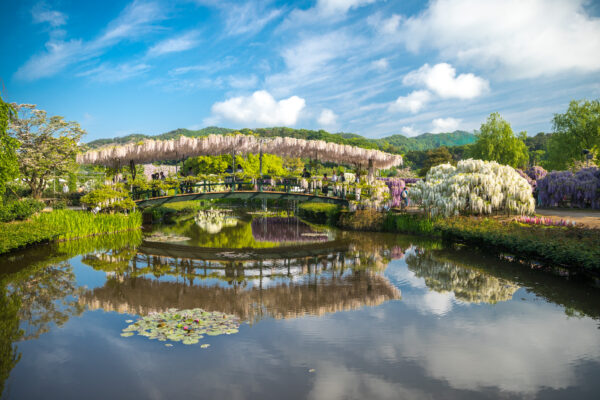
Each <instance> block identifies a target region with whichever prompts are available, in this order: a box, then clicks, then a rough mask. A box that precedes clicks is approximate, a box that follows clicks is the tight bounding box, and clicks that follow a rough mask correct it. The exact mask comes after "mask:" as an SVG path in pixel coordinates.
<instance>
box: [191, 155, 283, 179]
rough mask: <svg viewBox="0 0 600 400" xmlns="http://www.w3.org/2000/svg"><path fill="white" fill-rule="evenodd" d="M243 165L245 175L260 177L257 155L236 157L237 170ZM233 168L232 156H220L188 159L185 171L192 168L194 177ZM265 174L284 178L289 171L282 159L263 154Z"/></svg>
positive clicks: (221, 172)
mask: <svg viewBox="0 0 600 400" xmlns="http://www.w3.org/2000/svg"><path fill="white" fill-rule="evenodd" d="M238 165H241V167H242V169H243V170H244V175H246V176H252V177H257V176H259V175H260V174H259V169H260V157H259V155H257V154H248V155H247V156H240V155H237V156H235V166H234V167H235V168H237V166H238ZM230 166H231V155H229V154H222V155H219V156H199V157H191V158H188V159H187V160H186V161H185V162H184V164H183V170H184V171H186V172H187V170H188V168H192V173H193V174H194V175H211V174H215V175H219V174H223V173H224V172H225V170H226V169H227V168H228V167H230ZM262 168H263V174H265V175H274V176H284V175H287V174H288V172H287V170H286V169H285V168H284V167H283V160H282V158H281V157H279V156H276V155H273V154H263V164H262Z"/></svg>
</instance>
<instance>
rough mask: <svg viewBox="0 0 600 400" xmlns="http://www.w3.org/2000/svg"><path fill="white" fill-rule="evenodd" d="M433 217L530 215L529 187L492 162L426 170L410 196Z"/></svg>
mask: <svg viewBox="0 0 600 400" xmlns="http://www.w3.org/2000/svg"><path fill="white" fill-rule="evenodd" d="M410 197H411V199H412V200H413V201H415V202H417V203H419V204H420V205H421V207H423V208H424V209H425V210H426V211H427V212H428V213H429V214H430V215H432V216H444V217H450V216H456V215H460V214H472V215H483V214H492V213H495V212H505V213H510V214H521V215H523V214H532V213H533V212H534V210H535V201H534V199H533V196H532V194H531V186H530V185H529V184H528V183H527V181H526V180H525V179H524V178H523V177H521V176H520V175H519V174H518V173H517V171H515V169H513V168H512V167H509V166H507V165H501V164H498V163H497V162H495V161H491V162H490V161H482V160H473V159H468V160H463V161H459V162H458V164H457V166H456V167H453V166H452V165H450V164H441V165H438V166H435V167H433V168H431V169H430V170H429V172H428V173H427V176H426V178H425V180H424V181H419V182H417V183H416V184H415V186H413V188H412V189H411V192H410Z"/></svg>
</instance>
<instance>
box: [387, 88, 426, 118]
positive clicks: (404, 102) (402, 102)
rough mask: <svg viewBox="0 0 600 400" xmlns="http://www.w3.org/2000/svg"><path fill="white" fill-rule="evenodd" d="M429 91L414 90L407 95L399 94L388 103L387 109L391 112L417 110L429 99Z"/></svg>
mask: <svg viewBox="0 0 600 400" xmlns="http://www.w3.org/2000/svg"><path fill="white" fill-rule="evenodd" d="M431 97H432V96H431V93H429V92H428V91H427V90H415V91H414V92H412V93H410V94H409V95H408V96H400V97H398V98H397V99H396V101H395V102H393V103H392V104H390V106H389V108H388V110H389V111H391V112H407V111H410V112H411V113H413V114H414V113H417V112H419V111H420V110H421V109H422V108H423V107H424V106H425V104H426V103H427V102H429V101H430V100H431Z"/></svg>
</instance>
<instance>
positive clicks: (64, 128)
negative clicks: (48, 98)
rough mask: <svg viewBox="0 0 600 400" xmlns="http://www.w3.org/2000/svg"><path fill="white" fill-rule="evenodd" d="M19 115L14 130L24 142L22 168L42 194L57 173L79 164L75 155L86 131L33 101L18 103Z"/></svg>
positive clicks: (37, 194)
mask: <svg viewBox="0 0 600 400" xmlns="http://www.w3.org/2000/svg"><path fill="white" fill-rule="evenodd" d="M12 106H13V107H14V109H15V110H16V111H17V113H16V116H15V117H14V118H12V119H11V121H10V125H9V128H10V131H11V134H12V136H13V137H14V138H16V139H17V140H18V141H19V142H20V148H19V149H18V151H17V154H18V159H19V169H20V172H21V175H22V176H23V178H24V180H25V183H27V185H29V187H30V188H31V192H32V196H33V197H34V198H40V197H41V196H42V192H43V190H44V188H45V187H46V184H47V183H48V182H49V181H50V180H51V179H52V177H53V176H56V175H63V174H66V173H68V172H70V171H72V170H74V169H75V168H76V167H77V163H76V162H75V156H76V155H77V149H78V147H77V146H78V143H79V140H80V139H81V137H82V136H83V135H84V134H85V131H84V130H83V129H81V127H80V126H79V124H78V123H76V122H67V121H65V120H64V118H63V117H59V116H53V117H50V118H48V116H47V114H46V111H43V110H38V109H36V107H35V105H32V104H15V103H13V104H12Z"/></svg>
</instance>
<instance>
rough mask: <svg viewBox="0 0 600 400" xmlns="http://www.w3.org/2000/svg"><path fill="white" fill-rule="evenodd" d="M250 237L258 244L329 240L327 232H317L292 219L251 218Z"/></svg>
mask: <svg viewBox="0 0 600 400" xmlns="http://www.w3.org/2000/svg"><path fill="white" fill-rule="evenodd" d="M252 236H254V238H255V239H256V240H258V241H260V242H288V243H294V242H324V241H327V240H328V239H329V236H328V234H327V231H323V232H317V231H316V230H315V229H313V228H312V227H311V226H310V225H309V224H307V223H306V222H304V221H301V220H300V219H298V218H294V217H291V218H285V217H262V218H253V219H252Z"/></svg>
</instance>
